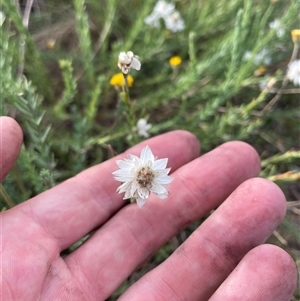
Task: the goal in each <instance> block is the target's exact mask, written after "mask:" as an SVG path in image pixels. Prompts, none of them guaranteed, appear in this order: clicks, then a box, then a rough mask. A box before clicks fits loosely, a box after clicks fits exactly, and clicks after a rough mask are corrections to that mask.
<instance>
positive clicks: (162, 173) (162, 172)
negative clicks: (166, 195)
mask: <svg viewBox="0 0 300 301" xmlns="http://www.w3.org/2000/svg"><path fill="white" fill-rule="evenodd" d="M170 170H171V168H166V169H155V170H154V172H155V175H156V177H162V176H166V175H167V174H168V173H169V172H170Z"/></svg>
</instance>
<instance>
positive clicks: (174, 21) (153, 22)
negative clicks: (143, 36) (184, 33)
mask: <svg viewBox="0 0 300 301" xmlns="http://www.w3.org/2000/svg"><path fill="white" fill-rule="evenodd" d="M160 19H163V20H164V22H165V25H166V28H167V29H169V30H171V31H173V32H177V31H181V30H183V29H184V21H183V19H182V18H181V16H180V14H179V12H178V11H176V10H175V5H174V4H173V3H168V2H165V1H162V0H159V1H158V2H157V3H156V5H155V7H154V9H153V11H152V13H151V14H150V15H149V16H148V17H146V18H145V20H144V22H145V23H146V24H147V25H149V26H152V27H156V28H159V27H160V22H159V21H160Z"/></svg>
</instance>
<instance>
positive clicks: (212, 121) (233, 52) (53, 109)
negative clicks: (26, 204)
mask: <svg viewBox="0 0 300 301" xmlns="http://www.w3.org/2000/svg"><path fill="white" fill-rule="evenodd" d="M155 3H156V1H154V0H145V1H138V0H127V1H120V0H101V1H96V0H87V1H84V0H74V1H68V0H65V1H56V0H51V1H50V0H49V1H42V0H22V1H19V2H18V1H17V0H14V3H13V1H4V2H3V3H2V6H1V10H2V14H1V15H0V24H1V36H0V40H1V43H0V53H1V57H0V66H1V91H0V95H1V114H2V115H9V116H12V117H14V118H15V119H16V120H17V121H18V122H19V123H20V124H21V126H22V128H23V131H24V145H23V148H22V151H21V154H20V157H19V159H18V162H17V164H16V166H15V167H14V169H13V171H12V172H11V173H10V174H9V176H8V177H7V179H6V180H5V181H4V183H3V186H1V208H2V210H5V209H8V208H10V207H12V206H14V205H15V204H17V203H20V202H22V201H25V200H26V199H28V198H30V197H32V196H34V195H36V194H38V193H40V192H41V191H43V190H45V189H48V188H49V187H52V186H53V185H55V184H56V183H59V182H62V181H63V180H65V179H67V178H69V177H71V176H73V175H75V174H76V173H78V172H80V171H81V170H83V169H85V168H87V167H89V166H91V165H94V164H98V163H100V162H102V161H103V160H106V159H107V158H109V157H111V156H112V155H113V153H114V151H116V152H122V151H123V150H125V149H126V148H127V147H129V146H131V145H133V144H135V143H137V142H138V141H141V140H142V139H144V138H143V137H140V136H139V135H138V133H137V132H136V131H134V130H133V129H132V126H133V125H134V124H136V122H137V121H138V120H139V119H140V118H146V119H147V120H148V122H149V123H151V124H152V127H151V129H150V131H149V132H150V135H151V136H154V135H158V134H160V133H162V132H166V131H170V130H173V129H179V128H180V129H186V130H189V131H191V132H192V133H194V134H195V135H196V136H197V137H198V138H199V140H200V141H201V145H202V149H203V152H207V151H209V150H211V149H213V148H214V147H215V146H217V145H219V144H221V143H223V142H225V141H229V140H244V141H247V142H249V143H250V144H252V145H253V146H254V147H255V148H256V149H257V151H258V152H259V154H260V155H261V159H262V171H261V176H262V177H266V178H269V179H271V180H272V181H275V182H276V183H277V184H278V185H280V186H281V188H282V189H283V190H284V192H285V194H286V197H287V199H288V211H287V215H286V218H285V219H284V221H283V222H282V224H281V226H280V227H279V228H278V229H277V230H276V231H275V232H274V235H273V236H272V237H271V238H270V241H269V242H271V243H274V244H277V245H279V246H280V247H282V248H284V249H286V250H287V251H288V252H289V253H290V254H291V255H292V256H293V258H294V259H295V261H296V262H297V264H298V266H300V259H299V255H300V237H299V226H300V223H299V216H300V188H299V185H297V181H299V179H300V171H299V165H300V160H299V159H300V151H299V117H300V116H299V115H300V110H299V93H300V88H299V87H297V86H294V85H293V83H292V82H289V81H287V80H286V76H285V75H286V70H287V66H288V63H289V62H290V61H291V59H292V60H293V59H295V58H296V57H297V56H298V57H299V54H298V50H297V47H296V46H295V45H294V43H293V42H292V39H291V35H290V31H291V30H292V29H294V28H298V29H299V27H300V26H299V25H300V20H299V18H300V17H299V9H300V2H299V1H297V0H284V1H283V0H271V1H269V0H245V1H242V0H219V1H208V0H199V1H196V0H178V1H174V2H173V3H175V5H176V10H177V11H178V12H180V15H181V17H182V19H183V20H184V22H185V28H184V30H183V31H178V32H173V31H172V30H169V29H166V26H165V24H164V22H163V21H161V24H160V28H153V27H151V26H149V25H147V24H145V23H144V19H145V18H146V17H147V16H148V15H149V14H150V13H151V11H152V10H153V7H154V5H155ZM276 19H278V21H279V24H280V26H279V28H273V29H272V28H270V23H271V22H273V21H274V20H276ZM279 29H281V30H283V34H279V32H278V30H279ZM128 50H132V51H133V52H134V53H135V54H137V55H139V56H140V60H141V62H142V69H141V70H140V71H139V72H137V71H135V70H132V71H131V72H130V73H131V75H132V76H133V77H134V80H135V81H134V84H133V87H131V88H130V96H131V104H130V108H128V107H126V106H125V104H124V103H123V102H122V100H121V97H120V88H119V87H113V86H111V85H110V78H111V77H112V76H113V75H114V74H115V73H117V72H119V71H120V70H119V69H118V67H117V59H118V55H119V52H120V51H128ZM249 51H250V52H251V54H252V55H250V56H249V55H248V56H247V55H245V54H247V52H248V53H249ZM174 55H179V56H180V57H181V58H182V63H181V64H180V65H179V66H177V67H172V66H170V64H169V59H170V57H172V56H174ZM129 113H130V114H131V115H130V118H128V116H129V115H128V114H129ZM4 143H5V142H4ZM298 184H299V183H298ZM200 223H201V221H198V222H197V223H195V224H194V225H191V226H190V227H189V228H187V229H186V230H184V231H182V233H180V234H179V235H178V236H176V237H174V238H173V239H172V240H171V241H170V242H169V243H168V244H167V245H165V246H164V247H163V248H162V249H161V250H160V251H159V252H158V253H157V254H156V255H155V256H154V258H152V259H151V260H150V261H149V262H148V263H146V264H145V265H144V266H143V267H142V268H141V269H140V270H138V271H136V272H135V273H134V274H133V275H132V276H131V277H130V278H129V279H128V280H127V281H126V282H125V283H124V285H123V286H122V287H121V288H120V289H119V291H118V292H116V293H115V295H114V296H113V297H112V298H111V299H110V300H114V299H115V298H116V296H118V294H119V293H120V292H121V291H122V290H124V289H125V288H126V287H127V286H128V285H130V284H131V283H132V282H134V281H136V280H137V279H138V278H139V277H140V276H141V275H142V274H143V273H144V272H146V271H147V270H149V269H152V268H153V267H154V266H156V265H157V264H159V263H160V262H161V261H163V260H164V259H165V258H166V257H167V256H168V255H169V254H171V253H172V252H173V251H174V250H175V248H176V247H177V246H178V245H179V244H181V243H182V242H183V241H184V240H185V239H186V238H187V237H188V236H189V234H190V233H191V232H192V231H193V230H194V229H195V228H196V227H197V225H199V224H200ZM294 298H295V300H296V298H299V291H297V292H296V293H295V297H294Z"/></svg>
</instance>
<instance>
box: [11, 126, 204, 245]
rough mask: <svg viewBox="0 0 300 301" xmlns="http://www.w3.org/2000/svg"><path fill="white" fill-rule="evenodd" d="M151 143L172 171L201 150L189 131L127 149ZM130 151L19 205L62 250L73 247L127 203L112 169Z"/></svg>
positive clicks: (156, 154)
mask: <svg viewBox="0 0 300 301" xmlns="http://www.w3.org/2000/svg"><path fill="white" fill-rule="evenodd" d="M145 145H149V146H150V147H151V149H152V150H153V153H154V155H155V156H157V157H158V158H165V157H167V158H168V159H169V161H168V162H169V163H168V166H169V167H171V168H172V171H174V170H176V169H177V168H179V167H180V166H182V165H184V164H185V163H187V162H189V161H191V160H192V159H194V158H195V157H197V156H198V154H199V142H198V140H197V139H196V137H195V136H193V135H192V134H191V133H188V132H185V131H174V132H170V133H167V134H163V135H160V136H157V137H154V138H151V139H148V140H146V141H143V142H142V143H140V144H138V145H136V146H134V147H132V148H131V149H129V150H128V151H127V152H126V153H130V154H135V155H139V153H140V151H141V150H142V148H143V147H145ZM126 153H124V154H121V155H119V156H116V157H115V158H112V159H110V160H108V161H106V162H104V163H102V164H99V165H96V166H94V167H91V168H89V169H87V170H85V171H83V172H81V173H80V174H78V175H77V176H75V177H73V178H71V179H69V180H67V181H65V182H64V183H62V184H60V185H58V186H56V187H54V188H52V189H51V190H48V191H46V192H44V193H42V194H40V195H38V196H36V197H34V198H33V199H31V200H29V201H28V202H25V203H23V204H21V205H20V206H18V207H16V208H15V209H14V210H19V208H20V207H21V208H22V210H20V211H22V212H23V213H25V214H26V215H27V216H28V217H30V218H31V219H33V220H34V221H36V223H38V224H39V225H40V226H42V227H43V228H44V229H45V230H46V232H47V233H49V235H50V236H51V237H52V238H54V239H55V240H56V242H57V244H58V245H59V248H60V249H61V250H63V249H65V248H67V247H69V246H70V245H72V244H73V243H75V242H76V241H77V240H79V239H80V238H82V237H83V236H84V235H86V234H87V233H89V232H90V231H91V230H93V229H95V228H96V227H99V226H100V225H101V224H103V223H104V222H105V221H106V220H108V219H109V218H110V217H111V216H112V215H113V214H114V213H115V212H116V211H117V210H119V209H120V208H121V207H122V206H124V204H125V201H124V200H123V195H120V194H117V192H116V189H117V187H118V185H119V183H118V182H117V181H115V180H114V177H113V175H112V172H113V171H115V170H116V169H117V165H116V160H117V159H123V158H124V157H126Z"/></svg>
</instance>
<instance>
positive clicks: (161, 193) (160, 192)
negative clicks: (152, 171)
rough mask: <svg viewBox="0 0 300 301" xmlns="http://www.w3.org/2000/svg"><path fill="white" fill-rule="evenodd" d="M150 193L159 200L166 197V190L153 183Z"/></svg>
mask: <svg viewBox="0 0 300 301" xmlns="http://www.w3.org/2000/svg"><path fill="white" fill-rule="evenodd" d="M151 191H152V192H153V193H154V194H155V195H157V196H158V197H159V198H161V199H162V198H166V197H167V196H168V190H167V189H166V188H165V187H164V186H163V185H160V184H158V183H156V182H154V183H153V185H152V187H151ZM162 196H163V197H162Z"/></svg>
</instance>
